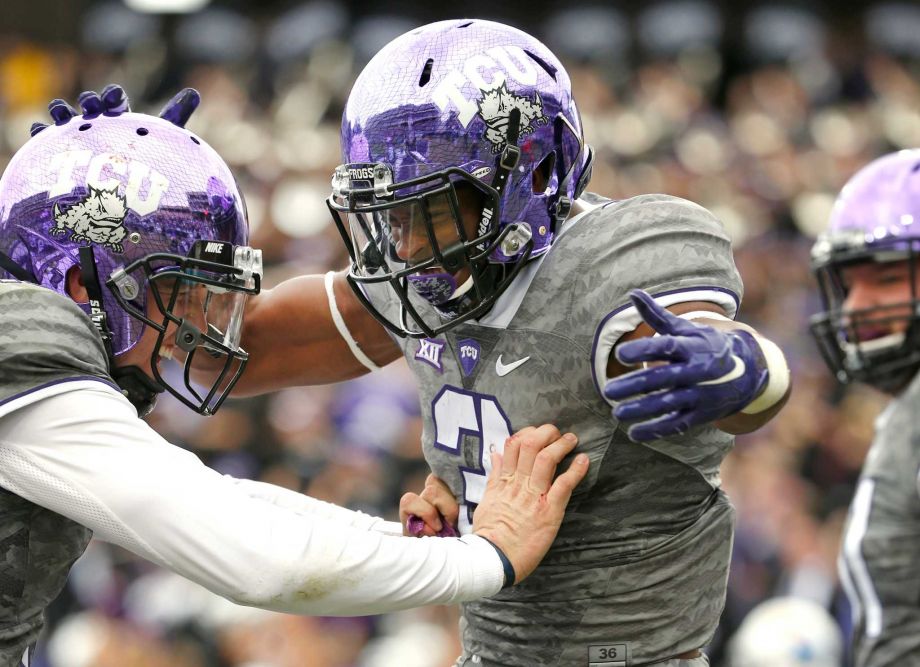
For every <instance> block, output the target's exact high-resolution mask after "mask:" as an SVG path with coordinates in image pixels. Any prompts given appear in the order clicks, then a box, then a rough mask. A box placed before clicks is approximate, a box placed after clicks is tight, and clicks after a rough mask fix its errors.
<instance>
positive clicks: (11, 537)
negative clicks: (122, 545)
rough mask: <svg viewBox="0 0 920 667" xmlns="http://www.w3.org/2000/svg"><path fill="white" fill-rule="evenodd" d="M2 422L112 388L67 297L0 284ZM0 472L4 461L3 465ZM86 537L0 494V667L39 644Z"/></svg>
mask: <svg viewBox="0 0 920 667" xmlns="http://www.w3.org/2000/svg"><path fill="white" fill-rule="evenodd" d="M0 312H2V313H3V322H2V324H0V419H13V418H15V414H16V412H15V411H16V409H17V408H19V407H22V406H24V405H27V404H29V403H30V402H32V401H34V400H38V399H40V398H42V397H44V396H48V395H50V394H52V393H55V392H56V391H59V390H60V389H61V388H63V387H65V386H67V384H68V383H71V382H77V381H81V380H90V381H102V382H107V383H109V384H112V385H113V386H114V383H112V381H111V380H110V379H109V377H108V373H107V371H106V358H105V351H104V350H103V348H102V343H101V342H100V340H99V336H98V334H97V333H96V330H95V329H94V328H93V324H92V322H90V320H89V318H88V317H87V316H86V315H85V314H84V313H83V311H81V310H80V308H79V307H78V306H77V305H76V304H74V303H73V302H72V301H69V300H68V299H67V298H66V297H63V296H61V295H59V294H55V293H54V292H51V291H50V290H47V289H44V288H42V287H36V286H32V285H27V284H24V283H19V282H16V281H0ZM0 465H4V461H3V460H0ZM90 535H91V533H90V531H89V530H88V529H86V528H84V527H83V526H81V525H79V524H77V523H74V522H73V521H71V520H70V519H67V518H65V517H63V516H61V515H59V514H56V513H54V512H52V511H50V510H47V509H44V508H42V507H39V506H38V505H35V504H33V503H31V502H29V501H27V500H25V499H23V498H20V497H19V496H17V495H14V494H12V493H10V492H9V491H6V490H5V489H0V536H2V537H0V562H2V564H3V566H2V567H0V667H16V665H18V664H19V659H20V658H21V657H22V655H23V652H24V651H25V650H26V648H27V647H29V646H30V645H31V644H33V643H34V642H35V640H36V639H37V638H38V634H39V632H40V630H41V628H42V625H43V623H44V609H45V607H46V606H48V604H49V603H50V602H51V601H52V600H54V598H55V597H57V595H58V593H60V592H61V589H62V588H63V586H64V582H65V581H66V579H67V573H68V572H69V571H70V566H71V565H72V564H73V562H74V561H75V560H76V559H77V558H78V557H79V556H80V554H82V553H83V550H84V549H85V548H86V544H87V542H89V539H90Z"/></svg>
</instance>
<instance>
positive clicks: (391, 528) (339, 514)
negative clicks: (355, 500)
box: [225, 475, 403, 535]
mask: <svg viewBox="0 0 920 667" xmlns="http://www.w3.org/2000/svg"><path fill="white" fill-rule="evenodd" d="M225 477H226V478H227V479H228V480H229V481H230V482H231V483H232V484H235V485H236V486H237V487H238V488H239V489H241V490H242V491H243V492H244V493H246V494H247V495H249V496H251V497H253V498H261V499H262V500H267V501H268V502H270V503H272V504H274V505H278V506H279V507H285V508H287V509H290V510H294V511H295V512H300V513H301V514H311V515H312V516H313V517H315V518H318V519H319V518H321V519H328V520H331V521H338V522H340V524H341V525H343V526H352V527H353V528H360V529H361V530H376V531H378V532H381V533H384V534H385V535H402V534H403V531H402V524H400V523H399V522H398V521H387V520H386V519H383V518H382V517H379V516H371V515H370V514H365V513H364V512H359V511H356V510H350V509H347V508H345V507H342V506H341V505H333V504H332V503H327V502H325V501H323V500H317V499H316V498H312V497H311V496H307V495H304V494H303V493H298V492H297V491H291V490H290V489H285V488H283V487H280V486H276V485H274V484H266V483H265V482H256V481H254V480H251V479H237V478H236V477H230V476H229V475H225Z"/></svg>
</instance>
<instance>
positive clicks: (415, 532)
mask: <svg viewBox="0 0 920 667" xmlns="http://www.w3.org/2000/svg"><path fill="white" fill-rule="evenodd" d="M440 517H441V530H439V531H438V532H437V536H438V537H460V533H458V532H457V529H456V528H454V527H453V526H452V525H451V524H450V522H449V521H448V520H447V519H445V518H444V515H443V514H441V515H440ZM406 530H407V531H408V533H409V535H411V536H412V537H418V536H419V535H421V534H422V531H423V530H425V520H424V519H422V518H421V517H419V516H416V515H415V514H410V515H409V518H408V519H406Z"/></svg>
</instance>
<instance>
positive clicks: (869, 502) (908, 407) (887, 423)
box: [839, 375, 920, 667]
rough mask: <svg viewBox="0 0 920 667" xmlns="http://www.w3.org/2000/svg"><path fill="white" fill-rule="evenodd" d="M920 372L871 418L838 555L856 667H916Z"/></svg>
mask: <svg viewBox="0 0 920 667" xmlns="http://www.w3.org/2000/svg"><path fill="white" fill-rule="evenodd" d="M918 405H920V375H918V376H917V377H915V378H914V380H913V381H912V382H911V384H910V385H909V386H908V388H907V389H906V390H905V391H904V392H903V393H902V394H901V395H900V396H899V397H898V398H897V399H895V400H894V401H892V403H891V404H890V405H889V406H888V408H887V409H886V410H885V412H883V413H882V415H881V416H880V417H879V418H878V420H877V423H876V434H875V440H874V441H873V443H872V447H871V449H870V450H869V454H868V455H867V457H866V461H865V463H864V464H863V470H862V475H861V477H860V481H859V485H858V486H857V489H856V494H855V495H854V497H853V501H852V503H851V505H850V511H849V516H848V518H847V526H846V531H845V533H844V540H843V547H842V552H841V556H840V562H839V564H840V574H841V581H842V582H843V584H844V587H845V588H846V592H847V597H848V598H849V599H850V604H851V607H852V609H853V612H854V617H855V618H854V620H855V624H854V632H853V641H854V645H853V655H854V661H855V664H856V667H894V666H895V665H896V666H897V667H912V666H920V490H918V477H917V476H918V472H920V430H918V423H917V406H918Z"/></svg>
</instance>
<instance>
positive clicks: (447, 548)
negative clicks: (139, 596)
mask: <svg viewBox="0 0 920 667" xmlns="http://www.w3.org/2000/svg"><path fill="white" fill-rule="evenodd" d="M79 385H88V386H79ZM79 385H78V383H74V390H72V391H67V392H63V393H58V394H56V395H48V396H41V395H37V396H35V397H34V398H35V399H36V400H35V401H34V402H31V403H30V404H28V405H25V406H23V407H19V408H18V409H16V410H14V411H12V412H10V413H7V414H5V415H3V416H2V418H0V486H3V487H4V488H6V489H8V490H10V491H12V492H13V493H16V494H17V495H20V496H22V497H23V498H26V499H27V500H30V501H32V502H34V503H36V504H38V505H41V506H43V507H46V508H48V509H50V510H52V511H55V512H58V513H59V514H62V515H64V516H67V517H69V518H70V519H72V520H74V521H76V522H78V523H81V524H83V525H85V526H87V527H88V528H90V529H92V530H93V531H94V533H95V535H96V537H98V538H100V539H104V540H106V541H109V542H113V543H115V544H119V545H121V546H123V547H125V548H127V549H130V550H131V551H133V552H135V553H137V554H139V555H140V556H143V557H144V558H147V559H149V560H150V561H152V562H154V563H157V564H159V565H162V566H164V567H167V568H169V569H171V570H173V571H175V572H177V573H179V574H181V575H183V576H185V577H188V578H189V579H191V580H193V581H195V582H197V583H199V584H201V585H203V586H205V587H206V588H208V589H209V590H211V591H213V592H215V593H217V594H219V595H222V596H224V597H226V598H228V599H230V600H232V601H234V602H237V603H240V604H246V605H252V606H260V607H265V608H267V609H273V610H276V611H284V612H291V613H301V614H326V615H361V614H376V613H381V612H385V611H392V610H396V609H404V608H408V607H413V606H420V605H426V604H448V603H454V602H460V601H465V600H471V599H475V598H478V597H483V596H487V595H493V594H495V593H496V592H498V590H499V589H500V588H501V586H502V582H503V576H504V572H503V569H502V565H501V561H500V560H499V558H498V555H497V553H496V551H495V549H494V548H493V547H492V546H491V545H489V544H488V542H486V541H485V540H483V539H482V538H479V537H477V536H473V535H470V536H465V537H463V538H459V539H456V538H422V539H416V538H406V537H397V536H392V535H387V534H384V533H382V532H380V530H378V529H375V528H379V524H380V523H381V522H382V520H379V519H376V518H375V517H367V516H366V515H361V514H359V513H355V512H351V511H349V510H345V509H343V508H338V507H335V506H332V505H329V504H328V503H323V502H320V501H316V500H313V499H307V498H304V497H302V496H300V494H295V493H294V492H291V491H286V490H284V489H274V488H273V487H270V486H269V485H266V484H260V483H256V482H244V481H240V480H235V479H233V478H230V477H226V476H222V475H220V474H218V473H217V472H215V471H214V470H211V469H210V468H208V467H206V466H205V465H203V464H202V463H201V461H200V460H199V459H198V458H197V457H196V456H195V455H194V454H192V453H190V452H188V451H185V450H183V449H181V448H179V447H175V446H173V445H171V444H170V443H168V442H166V441H165V440H164V439H163V438H162V437H160V436H159V435H158V434H157V433H156V432H154V431H153V430H152V429H151V428H150V427H149V426H148V425H147V424H146V423H144V422H143V421H141V420H140V419H138V418H137V415H136V413H135V410H134V408H133V407H132V406H131V405H130V403H128V402H127V400H125V398H124V397H123V396H121V395H120V394H119V393H118V392H116V391H115V390H114V389H112V388H111V387H108V386H107V385H104V384H102V383H95V382H87V383H79ZM266 487H268V488H266ZM301 498H303V499H301ZM384 523H385V522H384Z"/></svg>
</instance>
